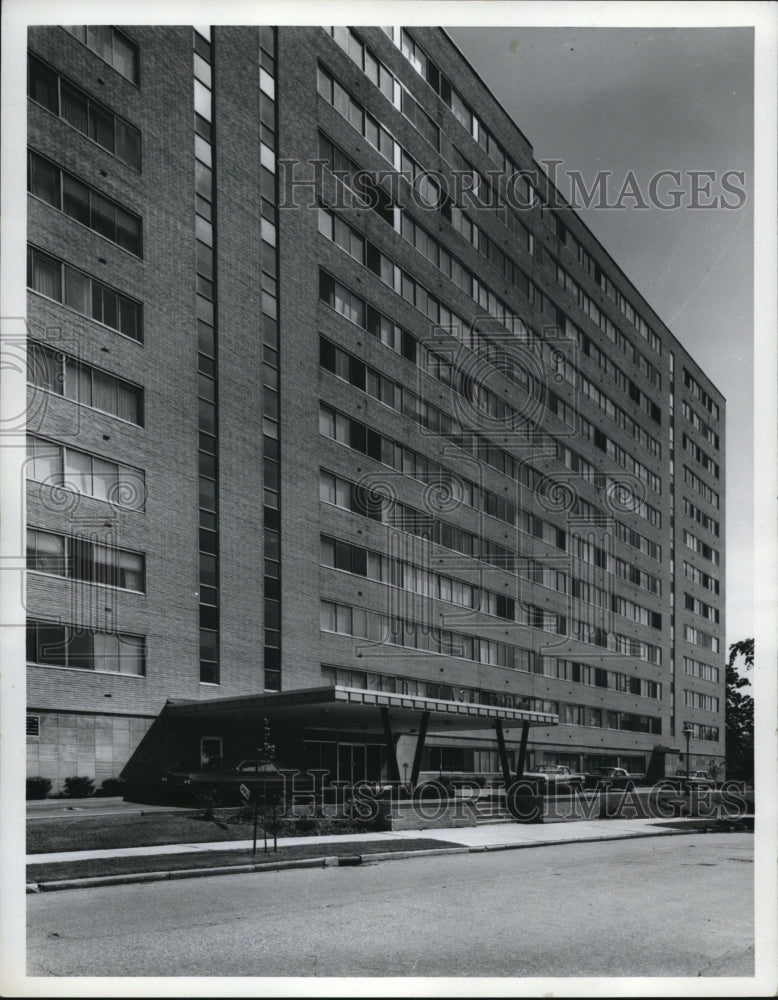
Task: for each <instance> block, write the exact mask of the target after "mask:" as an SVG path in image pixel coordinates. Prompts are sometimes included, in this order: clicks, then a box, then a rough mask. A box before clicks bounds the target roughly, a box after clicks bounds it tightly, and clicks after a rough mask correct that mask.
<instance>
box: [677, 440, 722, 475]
mask: <svg viewBox="0 0 778 1000" xmlns="http://www.w3.org/2000/svg"><path fill="white" fill-rule="evenodd" d="M683 446H684V448H685V449H686V450H687V451H688V452H689V454H690V455H691V456H692V458H694V459H695V460H696V461H697V462H699V463H700V465H701V466H702V467H703V469H705V470H706V471H707V472H710V473H712V475H714V476H715V477H716V479H718V478H719V464H718V462H714V461H713V459H712V458H711V457H710V455H709V454H708V453H707V451H704V450H703V449H702V448H700V446H699V445H698V444H697V442H696V441H692V439H691V438H690V437H688V436H687V435H686V434H684V436H683Z"/></svg>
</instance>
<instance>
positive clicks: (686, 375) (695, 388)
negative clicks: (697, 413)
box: [683, 368, 719, 420]
mask: <svg viewBox="0 0 778 1000" xmlns="http://www.w3.org/2000/svg"><path fill="white" fill-rule="evenodd" d="M683 384H684V386H685V387H686V388H687V389H688V390H689V392H690V393H691V394H692V396H694V398H695V399H698V400H699V401H700V402H701V403H702V405H703V406H704V407H705V409H706V410H707V411H708V413H710V415H711V416H712V417H713V419H714V420H718V419H719V407H718V403H716V402H715V400H714V399H713V398H712V397H711V396H710V395H709V394H708V393H707V392H706V391H705V389H703V387H702V386H701V385H700V383H699V382H698V381H697V379H696V378H695V377H694V376H693V375H692V373H691V372H690V371H687V369H686V368H684V370H683Z"/></svg>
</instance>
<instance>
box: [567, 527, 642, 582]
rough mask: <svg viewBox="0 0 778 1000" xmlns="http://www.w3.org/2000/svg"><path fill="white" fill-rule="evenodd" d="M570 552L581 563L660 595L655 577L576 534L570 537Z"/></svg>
mask: <svg viewBox="0 0 778 1000" xmlns="http://www.w3.org/2000/svg"><path fill="white" fill-rule="evenodd" d="M570 551H571V554H572V555H573V556H574V557H575V558H576V559H578V560H580V561H581V562H582V563H586V564H588V565H589V566H596V567H597V568H598V569H601V570H604V571H607V572H608V573H613V574H614V576H617V577H619V579H621V580H629V582H630V583H634V584H635V585H636V586H638V587H640V588H641V589H642V590H647V591H648V592H649V593H651V594H659V593H661V583H660V581H659V580H658V579H657V578H656V577H655V576H652V575H651V574H650V573H646V572H645V570H642V569H640V568H639V567H638V566H635V564H634V563H632V562H627V561H626V560H625V559H621V558H619V557H618V556H614V555H613V554H612V553H611V552H608V551H606V550H605V549H604V548H602V547H601V546H599V545H595V544H594V542H592V541H589V540H588V539H585V538H582V537H581V536H580V535H578V534H574V535H573V536H572V540H571V546H570Z"/></svg>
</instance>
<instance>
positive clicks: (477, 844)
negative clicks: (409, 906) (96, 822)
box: [26, 818, 700, 872]
mask: <svg viewBox="0 0 778 1000" xmlns="http://www.w3.org/2000/svg"><path fill="white" fill-rule="evenodd" d="M668 822H672V824H673V826H672V827H668V826H663V825H661V824H664V823H668ZM687 824H688V832H689V833H692V832H694V830H695V829H697V828H699V826H700V820H699V819H694V818H689V819H677V820H657V819H610V820H607V819H606V820H580V821H577V822H568V823H530V824H523V823H504V822H503V823H484V824H482V825H479V826H464V827H455V828H445V829H421V830H395V831H391V830H387V831H385V832H381V833H343V834H329V835H324V836H320V837H315V836H314V837H279V838H278V846H279V847H289V846H293V845H314V844H315V845H318V844H321V845H322V847H325V846H326V845H327V844H343V843H353V844H354V847H355V851H358V849H359V848H360V846H362V845H365V846H368V845H370V844H371V843H375V842H377V841H383V842H386V841H387V840H398V841H402V840H418V839H419V838H420V837H421V838H424V839H425V840H437V841H440V842H441V846H455V847H460V848H462V847H464V848H467V849H469V850H501V849H502V850H507V849H510V848H521V847H540V846H550V845H553V844H572V843H584V842H591V841H599V840H623V839H629V838H633V837H661V836H671V835H674V834H676V835H677V834H678V833H683V832H685V831H684V827H685V826H687ZM259 842H260V843H262V840H261V839H260V841H259ZM251 846H252V841H251V840H230V841H223V840H221V841H216V842H208V843H189V844H158V845H153V846H148V847H121V848H110V849H105V850H92V851H67V852H65V853H57V854H29V855H27V859H26V863H27V864H28V865H33V864H51V863H57V862H66V861H84V860H89V859H97V858H133V857H142V856H144V855H155V856H161V855H169V854H193V853H199V852H203V851H245V850H246V849H247V848H251ZM322 853H326V852H325V851H323V852H322ZM205 871H207V869H206V870H204V872H205Z"/></svg>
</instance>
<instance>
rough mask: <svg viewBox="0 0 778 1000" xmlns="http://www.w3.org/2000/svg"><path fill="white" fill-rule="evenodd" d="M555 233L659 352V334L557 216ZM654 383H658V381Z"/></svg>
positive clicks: (660, 347) (660, 342)
mask: <svg viewBox="0 0 778 1000" xmlns="http://www.w3.org/2000/svg"><path fill="white" fill-rule="evenodd" d="M556 234H557V237H558V239H559V241H560V243H562V244H564V245H565V246H566V247H567V248H568V249H569V250H570V251H571V252H572V254H573V256H574V257H575V259H576V260H577V261H578V264H579V266H580V267H581V268H582V269H583V271H584V273H585V274H587V275H588V276H589V277H591V278H593V279H594V281H595V282H596V283H597V284H598V285H599V287H600V288H601V289H602V291H603V292H605V294H606V295H607V296H608V298H609V299H610V300H611V302H613V303H615V305H617V306H618V307H619V309H620V310H621V312H622V313H623V314H624V316H626V317H627V319H628V320H629V322H630V323H631V324H632V325H633V326H634V327H635V329H636V330H637V331H638V333H639V334H640V336H641V337H642V338H643V340H645V341H646V342H647V343H648V344H650V345H651V347H652V348H653V349H654V350H655V351H656V352H657V353H658V354H661V353H662V341H661V340H660V338H659V336H658V335H657V334H656V333H654V331H653V330H652V329H651V327H650V326H649V325H648V323H646V321H645V320H644V319H643V317H642V316H641V315H640V314H639V313H638V312H637V311H636V310H635V308H634V306H633V305H632V304H631V303H630V301H629V300H628V299H627V298H626V296H624V295H623V294H622V293H621V292H620V291H619V290H618V288H617V287H616V286H615V285H614V283H613V282H612V281H611V280H610V278H609V277H608V275H607V274H606V273H605V271H604V270H603V268H602V266H601V265H600V264H599V263H598V262H597V261H596V260H595V259H594V257H592V255H591V254H590V253H589V252H588V251H587V250H586V249H585V248H584V246H583V245H582V244H581V242H580V241H579V240H577V239H576V238H575V236H573V234H572V232H571V231H570V228H569V227H568V226H567V225H565V223H564V222H562V220H561V219H560V218H559V216H556ZM622 350H623V348H622ZM633 350H634V348H633ZM657 374H658V373H657ZM652 381H653V379H652ZM655 384H657V385H659V383H658V382H657V383H655Z"/></svg>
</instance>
